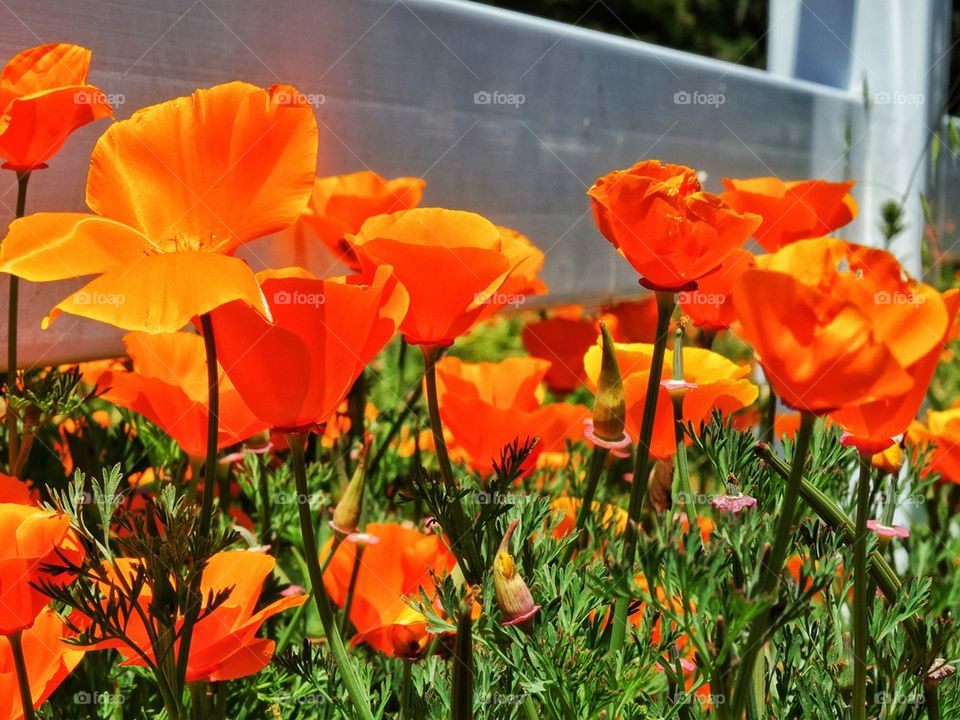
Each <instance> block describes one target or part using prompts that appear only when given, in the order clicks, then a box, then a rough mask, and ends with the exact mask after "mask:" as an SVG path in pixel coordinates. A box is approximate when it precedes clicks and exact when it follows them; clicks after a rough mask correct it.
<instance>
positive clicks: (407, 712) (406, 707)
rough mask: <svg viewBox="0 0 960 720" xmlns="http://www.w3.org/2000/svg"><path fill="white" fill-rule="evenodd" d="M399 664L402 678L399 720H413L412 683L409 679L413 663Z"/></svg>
mask: <svg viewBox="0 0 960 720" xmlns="http://www.w3.org/2000/svg"><path fill="white" fill-rule="evenodd" d="M400 662H402V663H403V676H402V677H401V679H400V720H413V717H414V715H413V707H412V704H413V683H412V682H411V677H410V676H411V675H412V669H413V662H412V661H411V660H407V659H402V660H401V661H400Z"/></svg>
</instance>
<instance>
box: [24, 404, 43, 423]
mask: <svg viewBox="0 0 960 720" xmlns="http://www.w3.org/2000/svg"><path fill="white" fill-rule="evenodd" d="M23 424H24V425H26V426H27V427H28V428H34V427H36V426H37V425H39V424H40V408H38V407H37V406H36V405H34V404H33V403H30V404H29V405H27V409H26V410H25V411H24V413H23Z"/></svg>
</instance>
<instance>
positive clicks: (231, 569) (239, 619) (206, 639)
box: [90, 550, 307, 682]
mask: <svg viewBox="0 0 960 720" xmlns="http://www.w3.org/2000/svg"><path fill="white" fill-rule="evenodd" d="M139 562H140V561H139V560H136V559H134V558H118V559H117V564H118V566H119V568H120V571H121V572H123V573H128V574H129V575H130V576H131V577H132V576H133V573H134V572H135V571H136V568H137V564H138V563H139ZM276 564H277V561H276V559H275V558H273V557H272V556H270V555H267V554H265V553H259V552H253V551H250V550H229V551H226V552H219V553H217V554H216V555H214V556H213V557H212V558H210V561H209V562H208V563H207V566H206V567H205V568H204V569H203V577H202V578H201V581H200V594H201V596H202V597H203V598H204V604H206V602H207V599H208V598H209V597H211V595H215V594H217V593H219V592H222V591H223V590H227V589H230V595H229V596H228V597H227V599H226V601H225V602H224V603H223V604H221V605H220V606H219V607H217V608H216V609H214V610H213V611H212V612H210V613H209V614H207V615H205V617H203V618H201V619H200V622H198V623H197V625H196V627H195V628H194V632H193V639H192V641H191V643H190V657H189V659H188V661H187V682H197V681H207V682H219V681H221V680H234V679H236V678H241V677H245V676H247V675H252V674H253V673H256V672H259V671H260V670H262V669H263V668H264V667H265V666H266V664H267V663H268V662H270V658H271V657H273V647H274V642H273V640H267V639H265V638H258V637H256V635H257V631H259V630H260V626H261V625H263V623H264V621H265V620H267V618H270V617H273V616H274V615H276V614H277V613H280V612H283V611H284V610H287V609H289V608H294V607H297V606H299V605H302V604H303V603H305V602H306V601H307V596H306V595H302V594H294V595H287V596H286V597H284V598H281V599H280V600H277V601H275V602H272V603H270V604H269V605H267V606H266V607H262V608H260V609H258V606H259V602H260V593H261V591H262V589H263V583H264V581H265V580H266V579H267V577H268V576H269V575H270V573H272V572H273V569H274V567H275V566H276ZM106 591H108V589H107V590H106ZM137 600H138V602H139V603H140V605H141V606H142V607H144V608H145V609H148V608H149V606H150V603H151V602H152V601H153V591H152V589H151V588H150V586H148V585H145V586H144V587H143V589H142V590H141V592H140V595H139V597H138V599H137ZM180 622H182V620H181V619H180V618H178V625H179V623H180ZM125 632H126V635H127V637H128V638H130V640H131V641H132V642H133V644H134V645H135V646H136V647H137V648H139V649H140V651H141V652H142V653H143V654H144V655H146V656H147V657H148V658H151V660H152V659H153V650H152V648H151V646H150V640H149V636H148V634H147V631H146V628H145V627H144V626H143V621H142V620H141V619H140V617H139V615H138V614H137V613H131V615H130V617H129V619H127V625H126V628H125ZM178 643H179V641H178ZM109 648H113V649H115V650H117V651H119V652H120V654H121V655H123V658H124V660H123V662H122V663H121V665H125V666H127V665H136V666H143V665H144V664H145V662H144V660H143V658H142V657H140V655H139V654H138V653H136V652H135V651H134V650H133V649H132V648H131V647H130V646H129V645H127V644H126V643H124V642H122V641H119V640H105V641H102V642H99V643H97V644H95V645H94V646H92V647H91V648H90V649H92V650H106V649H109Z"/></svg>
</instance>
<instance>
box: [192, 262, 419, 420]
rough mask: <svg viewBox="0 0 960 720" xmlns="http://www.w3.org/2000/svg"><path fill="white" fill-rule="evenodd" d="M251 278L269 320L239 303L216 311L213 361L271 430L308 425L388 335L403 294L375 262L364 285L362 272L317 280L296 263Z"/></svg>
mask: <svg viewBox="0 0 960 720" xmlns="http://www.w3.org/2000/svg"><path fill="white" fill-rule="evenodd" d="M257 278H258V280H259V281H260V283H261V286H262V288H263V293H264V295H265V297H266V299H267V304H268V306H269V308H270V312H271V313H272V315H273V323H270V322H267V321H266V320H264V319H263V318H262V317H261V316H260V315H259V314H258V313H257V312H255V311H254V310H252V309H250V307H248V306H247V305H246V304H245V303H243V302H232V303H229V304H228V305H225V306H223V307H221V308H219V309H217V310H215V311H214V312H213V313H212V314H211V318H212V320H213V328H214V335H215V336H216V338H217V354H218V357H219V358H220V363H221V365H222V366H223V369H224V371H225V372H226V373H227V376H228V377H229V378H230V379H231V380H232V381H233V383H234V385H235V387H236V388H237V390H238V391H239V393H240V396H241V397H242V398H243V399H244V400H245V401H246V403H247V405H249V407H250V409H251V410H253V412H254V414H255V415H256V416H257V417H259V418H260V419H261V420H262V421H264V422H265V423H267V424H269V425H270V426H271V427H272V428H274V429H276V430H282V431H284V432H298V431H301V430H304V429H310V428H313V427H315V426H316V425H318V424H319V423H323V422H325V421H326V420H327V419H328V418H329V417H330V416H331V415H333V413H334V412H336V410H337V407H338V406H339V405H340V403H341V402H342V401H343V400H344V398H345V397H346V395H347V393H348V392H349V391H350V388H351V387H352V385H353V382H354V380H356V379H357V376H358V375H359V374H360V372H361V371H362V370H363V368H364V367H365V366H366V365H367V363H369V362H370V361H371V360H372V359H373V358H374V357H375V356H376V354H377V353H378V352H380V350H381V349H382V348H383V346H384V345H386V343H387V342H388V341H389V340H390V338H392V337H393V335H394V333H395V332H396V330H397V326H398V324H399V323H400V321H401V319H402V318H403V317H404V314H405V313H406V311H407V303H408V299H407V293H406V291H405V290H404V289H403V287H401V286H400V285H399V284H398V282H397V280H396V278H395V276H394V275H393V274H392V273H391V272H390V268H388V267H382V268H377V270H376V271H375V273H373V274H372V275H371V276H370V283H369V284H361V283H362V282H364V280H365V278H363V277H361V276H352V277H349V278H334V279H328V280H318V279H317V278H315V277H313V276H312V275H310V274H309V273H308V272H306V271H305V270H300V269H296V268H288V269H286V270H278V271H264V272H261V273H259V274H258V275H257Z"/></svg>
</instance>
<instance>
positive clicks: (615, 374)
mask: <svg viewBox="0 0 960 720" xmlns="http://www.w3.org/2000/svg"><path fill="white" fill-rule="evenodd" d="M600 335H601V337H602V339H603V341H602V354H601V358H600V378H599V380H598V381H597V394H596V396H595V397H594V401H593V434H594V435H595V436H596V437H597V439H599V440H603V441H604V442H610V443H613V442H619V441H620V440H622V439H623V437H624V434H623V433H624V427H625V424H626V415H627V407H626V402H625V401H624V397H623V380H622V379H621V377H620V366H619V365H618V364H617V354H616V352H615V351H614V345H613V338H611V337H610V331H609V330H607V326H606V325H605V324H604V323H600Z"/></svg>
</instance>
